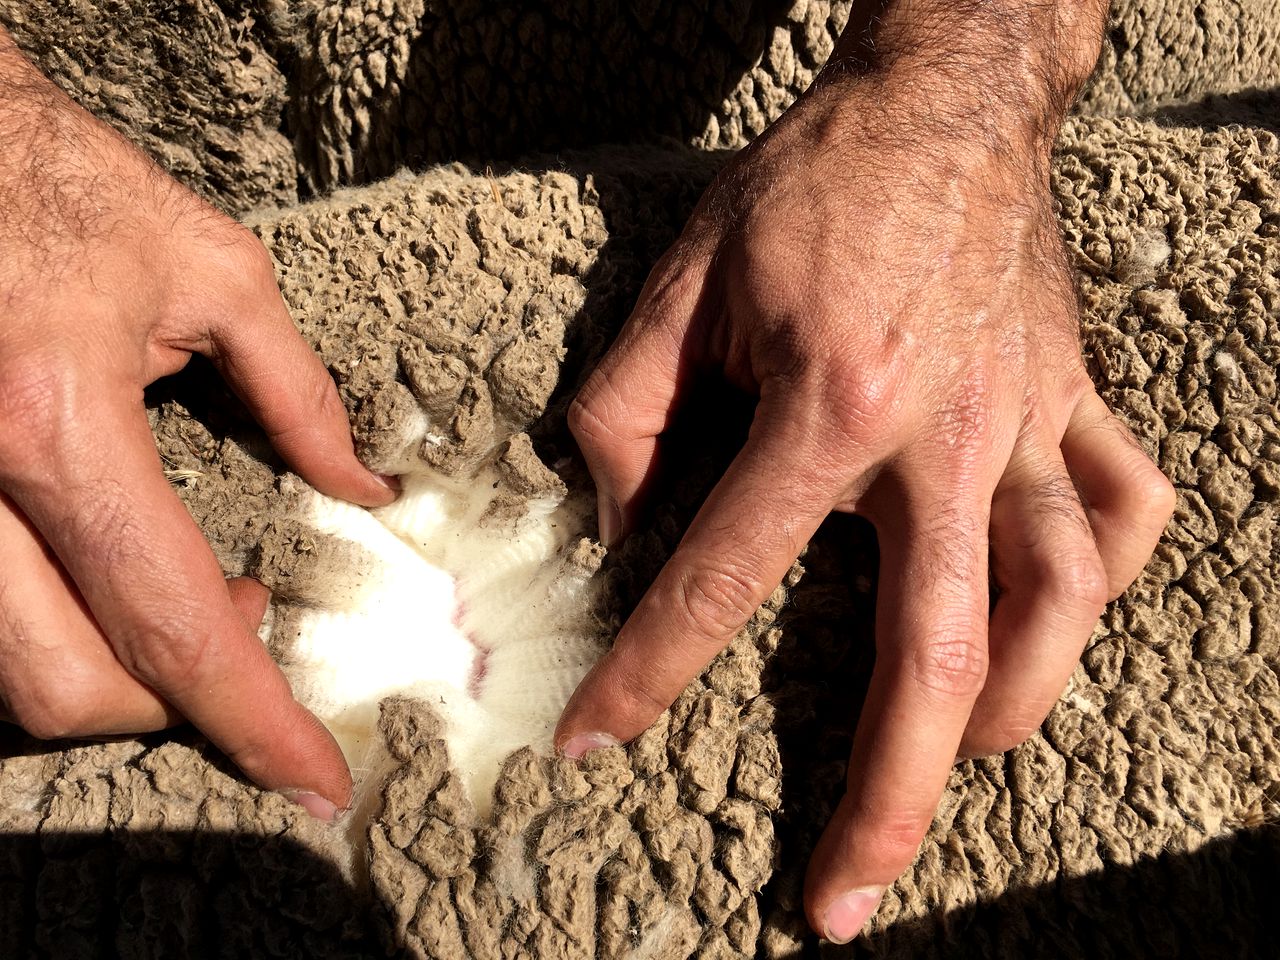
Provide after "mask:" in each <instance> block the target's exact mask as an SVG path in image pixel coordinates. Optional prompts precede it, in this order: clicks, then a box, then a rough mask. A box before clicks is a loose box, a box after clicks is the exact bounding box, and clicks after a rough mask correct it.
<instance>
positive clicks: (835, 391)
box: [822, 362, 904, 446]
mask: <svg viewBox="0 0 1280 960" xmlns="http://www.w3.org/2000/svg"><path fill="white" fill-rule="evenodd" d="M823 386H824V389H823V403H822V408H823V410H824V412H825V415H826V417H827V419H828V422H829V423H830V425H831V427H832V428H833V429H834V430H835V431H836V433H837V435H839V436H841V437H844V438H847V439H848V440H850V441H852V442H854V443H856V444H858V445H859V446H874V445H876V444H878V443H879V442H881V441H882V440H883V439H884V438H888V437H892V436H893V435H894V433H895V432H896V431H895V429H894V425H895V424H896V423H897V422H898V420H899V417H900V412H901V411H900V407H901V398H902V396H903V393H904V391H903V389H902V387H903V374H902V369H901V367H900V365H899V364H897V363H894V362H886V363H880V364H877V363H871V364H866V365H865V366H863V365H862V364H861V363H852V362H851V363H848V364H842V365H841V366H840V368H839V372H837V373H834V374H829V375H828V376H827V377H826V380H825V383H824V385H823Z"/></svg>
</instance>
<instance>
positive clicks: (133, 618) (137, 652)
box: [0, 383, 351, 813]
mask: <svg viewBox="0 0 1280 960" xmlns="http://www.w3.org/2000/svg"><path fill="white" fill-rule="evenodd" d="M95 387H97V388H98V389H99V390H101V389H104V388H102V387H99V386H98V385H95ZM105 390H106V396H105V397H104V396H102V395H101V394H95V395H94V396H88V395H86V394H87V393H88V390H87V389H86V385H85V384H83V383H81V384H78V385H77V384H74V383H73V384H72V385H71V386H70V387H66V388H65V389H64V395H63V396H61V397H59V398H58V400H57V401H55V403H54V405H53V406H54V407H55V408H56V410H57V412H55V413H54V414H53V416H52V417H50V420H51V421H52V422H50V423H48V424H41V425H35V424H30V425H29V426H32V427H39V429H32V430H30V431H29V435H30V436H32V437H39V439H38V440H32V441H31V443H30V447H29V448H28V449H26V450H25V451H23V452H22V453H21V454H17V453H15V451H14V450H13V449H12V448H11V449H10V450H9V451H8V453H9V454H10V455H9V456H7V457H5V459H4V462H3V464H0V470H2V471H3V474H4V476H3V480H4V486H5V487H6V489H7V491H8V492H9V494H10V495H11V496H12V498H13V499H14V501H15V502H17V503H18V505H19V506H20V507H21V509H22V510H23V512H24V513H25V514H26V515H27V517H28V518H30V520H31V521H32V523H34V524H35V526H36V527H37V528H38V529H39V531H40V533H41V535H42V536H43V537H44V538H45V540H46V541H47V542H48V543H49V545H50V546H52V547H53V549H54V550H55V551H56V553H57V554H58V557H59V559H60V560H61V561H62V564H63V566H64V567H65V569H66V570H67V572H68V573H69V574H70V575H71V577H72V578H73V579H74V580H75V583H76V585H77V587H78V588H79V590H80V592H81V594H82V595H83V596H84V599H85V601H86V603H87V604H88V605H89V608H90V609H91V610H92V612H93V614H94V617H95V618H96V619H97V621H98V623H99V624H100V625H101V627H102V630H103V632H104V633H105V634H106V636H107V637H108V639H109V640H110V642H111V645H112V648H113V649H114V651H115V654H116V656H117V658H118V659H119V660H120V662H121V663H122V664H123V665H124V667H125V669H127V670H128V671H129V672H130V673H131V674H132V675H133V676H134V677H136V678H137V679H139V680H141V681H142V682H143V683H145V684H146V685H147V686H148V687H150V688H151V689H153V690H155V691H156V692H157V693H158V694H159V695H160V696H161V697H163V698H164V699H165V700H166V701H168V702H169V703H170V704H172V705H173V706H174V707H175V708H177V709H178V710H179V711H180V712H181V713H182V714H183V715H185V716H186V717H187V718H188V719H189V720H191V722H192V723H193V724H195V726H197V727H198V728H199V729H200V730H201V731H202V732H203V733H204V734H205V735H206V736H208V737H209V739H210V740H211V741H212V742H213V743H214V744H215V745H217V746H218V747H219V748H220V749H221V750H222V751H223V752H225V753H226V754H227V756H228V757H230V758H231V759H232V760H233V761H234V762H235V763H236V765H237V766H239V767H240V768H241V769H242V770H243V771H244V772H245V773H246V774H247V775H248V776H250V777H252V778H253V779H254V780H255V781H257V782H258V783H259V784H261V785H262V786H265V787H268V788H272V789H279V790H284V791H292V792H302V793H313V794H318V795H319V796H320V797H323V798H325V800H327V801H328V803H329V804H331V805H332V807H333V808H342V807H344V806H345V805H346V804H347V802H348V799H349V796H350V790H351V778H350V773H349V772H348V770H347V766H346V763H345V762H344V760H343V758H342V753H341V751H340V750H339V748H338V746H337V744H336V743H335V742H334V740H333V738H332V736H330V735H329V733H328V731H327V730H326V729H325V728H324V726H323V725H322V724H321V723H320V721H319V720H317V719H316V718H315V717H314V716H313V715H312V714H311V713H309V712H308V711H307V710H306V709H304V708H303V707H302V706H301V705H300V704H299V703H297V701H295V700H294V699H293V695H292V693H291V691H290V689H289V685H288V682H287V681H286V680H285V678H284V675H283V674H282V673H281V672H280V670H279V668H278V667H277V666H276V665H275V663H274V661H272V660H271V658H270V656H269V655H268V654H267V651H266V649H265V647H264V646H263V645H262V643H261V642H260V641H259V639H258V637H257V636H256V635H255V634H254V633H253V632H252V631H251V630H250V628H249V627H248V625H247V624H246V622H245V620H244V618H243V617H242V616H241V614H240V612H239V611H238V610H237V607H236V605H235V604H234V603H233V602H232V598H231V596H230V594H229V593H228V588H227V585H226V583H225V581H224V580H223V574H222V570H221V569H220V568H219V566H218V563H217V561H216V560H215V559H214V556H213V553H212V551H210V549H209V546H208V544H207V543H206V542H205V541H204V538H203V536H202V535H201V533H200V530H199V528H197V527H196V525H195V523H194V521H193V520H192V519H191V516H190V514H188V513H187V511H186V508H184V507H183V506H182V504H181V503H180V502H179V500H178V499H177V497H176V496H175V495H174V493H173V492H172V490H171V489H170V488H169V484H168V482H167V481H166V480H165V479H164V476H163V474H162V471H161V467H160V461H159V457H158V455H157V453H156V450H155V446H154V443H153V441H152V438H151V433H150V431H149V429H148V428H147V423H146V419H145V417H143V415H142V411H141V407H140V404H139V401H140V399H141V398H140V397H130V396H129V395H128V390H127V388H123V387H121V388H116V389H114V390H112V389H111V388H110V387H108V388H105ZM64 412H72V413H70V415H63V416H61V417H59V416H58V413H64ZM321 807H322V808H323V805H321ZM314 808H315V805H314V804H312V806H309V809H314ZM326 812H328V813H332V810H326Z"/></svg>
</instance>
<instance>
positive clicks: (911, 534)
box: [556, 4, 1173, 942]
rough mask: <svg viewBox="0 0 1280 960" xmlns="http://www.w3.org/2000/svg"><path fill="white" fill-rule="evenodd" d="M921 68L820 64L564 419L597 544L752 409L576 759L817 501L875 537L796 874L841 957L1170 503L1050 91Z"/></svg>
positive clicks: (614, 664)
mask: <svg viewBox="0 0 1280 960" xmlns="http://www.w3.org/2000/svg"><path fill="white" fill-rule="evenodd" d="M921 5H923V6H928V4H921ZM988 6H989V7H990V8H995V7H997V6H1001V4H990V5H988ZM1004 6H1009V4H1004ZM1028 6H1029V5H1028ZM1064 6H1069V5H1064ZM1050 7H1052V5H1043V4H1042V5H1038V7H1037V9H1038V10H1043V9H1048V8H1050ZM1036 15H1039V14H1038V13H1037V14H1036ZM973 16H975V17H976V16H977V14H976V13H975V14H973ZM1028 16H1031V14H1028ZM885 42H886V44H887V43H888V39H886V40H885ZM881 49H883V46H882V48H881ZM915 49H918V48H915ZM1094 51H1095V54H1096V47H1095V48H1094ZM936 62H937V61H936V60H932V59H928V58H925V59H919V58H912V57H910V56H905V55H904V58H903V59H900V60H896V61H895V62H894V63H893V64H892V65H883V66H877V67H874V68H871V67H868V69H866V70H862V71H851V72H847V73H835V72H833V73H832V74H830V75H829V76H828V77H827V79H826V81H825V82H823V83H821V84H819V85H817V86H816V87H815V88H814V89H813V90H811V91H810V92H809V93H808V94H806V95H805V96H804V97H803V98H802V99H801V100H800V101H798V102H797V104H796V105H795V106H793V107H792V108H791V110H789V111H788V112H787V114H786V115H784V117H783V118H782V119H781V120H780V121H779V122H778V123H777V124H776V125H775V126H774V127H773V128H772V129H771V130H770V131H768V132H767V133H766V134H765V135H764V136H763V137H761V138H760V139H759V140H758V141H757V142H756V143H754V144H753V145H752V146H751V147H749V148H748V149H746V150H744V151H743V152H742V153H741V154H740V155H739V156H738V157H737V158H735V159H734V161H733V162H732V163H730V164H729V166H728V167H727V168H726V169H725V170H724V171H723V172H722V173H721V174H720V176H719V177H718V178H717V179H716V181H715V182H714V183H713V184H712V186H711V187H710V188H709V189H708V191H707V193H706V195H705V196H704V198H703V199H702V201H701V203H700V204H699V206H698V208H697V210H696V211H695V212H694V214H693V217H692V219H691V220H690V222H689V225H688V226H687V228H686V229H685V231H684V233H683V234H682V235H681V237H680V238H679V239H678V240H677V241H676V243H675V245H674V246H673V247H672V248H671V249H670V250H669V251H668V252H667V253H666V254H665V256H664V257H663V258H662V260H661V261H660V262H659V263H658V265H657V266H656V267H655V268H654V270H653V272H652V274H651V275H650V277H649V279H648V282H647V283H646V285H645V288H644V290H643V292H642V294H641V296H640V300H639V303H638V304H637V306H636V309H635V312H634V313H633V315H632V316H631V318H630V320H629V321H628V323H627V324H626V326H625V327H624V329H623V331H622V332H621V334H620V335H619V337H618V340H617V342H616V343H615V344H614V346H613V348H612V349H611V350H610V352H609V353H608V355H607V356H606V357H605V358H604V360H603V361H602V362H601V363H600V365H599V367H598V368H597V369H596V370H595V371H594V372H593V374H592V375H591V376H590V378H589V379H588V381H587V382H586V384H585V385H584V387H583V389H582V391H581V393H580V394H579V396H578V397H577V399H576V400H575V402H574V404H573V406H572V408H571V410H570V425H571V427H572V429H573V432H574V434H575V436H576V437H577V439H578V441H579V443H580V445H581V447H582V450H583V453H584V456H585V457H586V460H587V463H588V466H589V467H590V469H591V473H592V475H593V477H594V478H595V481H596V484H597V488H598V494H599V509H600V517H601V534H602V539H604V540H606V541H607V542H612V541H615V540H616V539H617V538H618V537H620V536H623V535H625V533H626V532H627V531H628V530H629V529H631V528H632V527H633V526H634V524H635V522H636V517H637V511H638V509H639V507H640V503H641V499H642V497H643V494H644V490H645V486H646V480H647V478H648V477H649V476H650V474H651V473H652V471H653V465H654V460H655V456H656V455H657V452H658V448H659V443H660V438H661V436H662V434H663V432H664V431H665V430H666V429H667V428H668V426H669V425H670V424H671V422H672V419H673V418H674V417H675V415H676V413H677V411H678V409H679V407H680V404H681V401H682V399H683V398H684V397H685V396H686V395H687V393H688V389H689V386H690V384H691V382H692V381H693V380H694V379H695V378H696V377H698V376H699V375H701V374H703V373H708V372H718V373H722V374H723V375H724V376H726V377H727V379H728V380H729V381H730V382H731V383H732V384H734V385H736V386H737V387H739V388H742V389H745V390H748V391H751V392H753V393H754V394H755V395H756V396H758V398H759V399H758V404H757V406H756V410H755V415H754V420H753V423H752V426H751V431H750V434H749V437H748V439H747V441H746V444H745V446H744V447H743V449H742V450H741V452H740V453H739V454H738V456H737V458H736V459H735V460H734V461H733V463H732V464H731V465H730V467H729V468H728V470H727V471H726V473H725V475H724V476H723V477H722V478H721V480H720V481H719V483H718V484H717V485H716V487H715V488H714V490H713V491H712V492H711V494H710V495H709V497H708V499H707V500H706V502H705V504H704V505H703V507H702V508H701V510H700V511H699V513H698V514H697V516H696V517H695V519H694V520H693V522H692V524H691V525H690V527H689V529H688V531H687V532H686V534H685V536H684V538H683V540H682V541H681V543H680V545H679V546H678V548H677V549H676V551H675V553H674V555H673V556H672V557H671V559H670V561H669V562H668V563H667V565H666V566H665V568H664V569H663V570H662V571H661V573H660V574H659V576H658V577H657V579H656V580H655V582H654V583H653V585H652V586H651V588H650V589H649V591H648V592H647V593H646V594H645V596H644V597H643V599H642V600H641V601H640V603H639V605H638V606H637V608H636V610H635V612H634V613H633V614H632V616H631V618H630V619H629V620H628V622H627V623H626V624H625V625H624V627H623V628H622V630H621V631H620V633H619V634H618V636H617V639H616V641H615V644H614V646H613V648H612V650H611V651H610V652H609V653H608V654H607V655H606V656H605V657H604V658H603V659H602V660H601V661H600V662H599V663H598V664H597V666H596V667H595V668H594V669H593V670H592V671H591V673H590V674H589V675H588V677H587V678H586V679H585V680H584V681H583V683H582V685H581V686H580V687H579V688H578V690H577V692H576V693H575V694H574V697H573V699H572V700H571V701H570V703H569V705H568V707H567V708H566V710H565V712H564V715H563V717H562V719H561V721H560V726H559V728H558V731H557V736H556V742H557V744H558V745H559V747H560V749H561V750H562V751H563V752H564V753H565V754H566V755H568V756H574V757H576V756H580V755H581V754H582V753H583V752H584V751H586V750H589V749H591V748H593V747H596V746H600V745H604V744H607V743H611V742H617V741H625V740H628V739H630V738H632V737H634V736H636V735H637V734H639V733H640V732H642V731H643V730H644V729H645V728H646V727H648V726H649V725H650V724H651V723H652V722H653V721H654V720H655V719H657V717H658V715H659V714H660V712H661V711H662V710H664V709H665V708H666V707H667V706H669V705H670V704H671V703H672V702H673V700H674V699H675V698H676V697H677V696H678V695H679V694H680V692H681V691H682V690H683V689H684V687H685V686H686V685H687V683H688V682H689V681H690V680H691V679H692V678H694V677H695V676H697V674H698V673H699V672H700V671H701V670H702V669H703V668H704V667H705V666H706V665H707V663H708V662H709V661H710V660H711V659H712V658H713V657H714V656H715V655H716V654H717V653H718V652H719V651H720V650H721V649H723V647H724V646H725V645H726V644H727V643H728V642H729V641H730V640H731V639H732V637H733V636H734V634H735V633H736V632H737V631H738V630H739V629H740V628H741V627H742V625H743V624H744V623H745V622H746V621H747V619H748V618H749V617H750V616H751V615H752V613H753V612H754V611H755V609H756V608H757V606H758V605H759V604H760V603H762V602H763V601H764V600H765V598H767V597H768V595H769V594H770V593H771V592H772V591H773V590H774V588H775V587H776V585H777V584H778V583H779V582H780V580H781V579H782V577H783V576H784V575H785V573H786V571H787V569H788V568H789V566H790V564H791V563H792V561H793V559H794V558H795V557H796V555H797V554H798V553H799V551H800V550H801V548H802V547H803V546H804V544H805V543H806V541H807V540H808V539H809V538H810V537H811V536H812V534H813V533H814V532H815V530H816V529H817V527H818V525H819V524H820V523H821V521H822V520H823V519H824V518H825V517H826V516H827V514H828V513H829V512H830V511H832V510H842V511H852V512H856V513H858V514H861V515H863V516H865V517H867V518H869V519H870V520H871V521H872V523H873V524H874V525H875V527H876V530H877V534H878V538H879V545H880V554H881V562H880V583H879V596H878V601H877V624H876V651H877V654H876V665H875V669H874V674H873V677H872V680H871V686H870V689H869V693H868V696H867V700H866V703H865V706H864V708H863V711H862V714H861V717H860V719H859V722H858V728H857V731H856V735H855V739H854V745H853V750H852V754H851V757H850V761H849V768H848V769H849V772H848V783H847V792H846V794H845V796H844V798H843V799H842V801H841V803H840V805H839V807H838V809H837V811H836V813H835V815H834V817H833V819H832V820H831V822H830V824H829V825H828V827H827V829H826V831H825V833H824V835H823V837H822V839H821V841H820V843H819V845H818V847H817V849H816V850H815V852H814V854H813V858H812V860H811V863H810V869H809V874H808V878H807V881H806V897H805V899H806V910H807V913H808V917H809V920H810V923H811V924H812V926H813V927H814V929H815V930H816V931H817V932H819V933H820V934H822V935H824V936H826V937H827V938H829V939H832V940H835V941H838V942H845V941H847V940H850V939H852V938H853V937H854V936H855V935H856V934H857V932H858V931H859V930H860V929H861V927H862V926H863V923H864V922H865V920H866V919H867V917H868V916H869V915H870V913H871V912H873V911H874V909H875V907H876V905H877V903H878V902H879V900H880V898H881V895H882V894H883V891H884V889H885V888H886V887H887V886H888V885H889V884H891V883H892V882H893V881H894V880H895V879H896V878H897V876H898V875H899V874H900V873H901V872H902V871H903V870H904V869H906V867H907V866H908V865H909V864H910V863H911V861H912V859H913V858H914V856H915V853H916V850H917V848H918V846H919V844H920V841H921V839H922V838H923V837H924V834H925V832H926V831H927V829H928V827H929V825H930V822H931V820H932V818H933V815H934V812H935V810H936V807H937V802H938V798H939V796H940V795H941V793H942V791H943V789H944V787H945V785H946V782H947V778H948V775H949V772H950V769H951V767H952V765H953V763H954V762H955V760H956V758H957V756H976V755H982V754H990V753H997V752H1001V751H1004V750H1006V749H1009V748H1011V747H1012V746H1014V745H1016V744H1017V743H1019V742H1021V741H1022V740H1023V739H1025V738H1026V737H1027V736H1029V735H1030V734H1032V733H1033V732H1034V731H1035V730H1036V729H1037V727H1038V726H1039V724H1040V723H1041V721H1042V720H1043V718H1044V717H1045V715H1046V714H1047V713H1048V711H1049V709H1050V708H1051V707H1052V705H1053V703H1054V702H1055V700H1056V699H1057V697H1058V695H1059V694H1060V692H1061V691H1062V689H1063V687H1064V686H1065V684H1066V682H1067V680H1068V678H1069V676H1070V674H1071V672H1072V669H1073V668H1074V665H1075V663H1076V662H1077V661H1078V659H1079V655H1080V653H1081V650H1082V649H1083V647H1084V644H1085V643H1086V641H1087V640H1088V638H1089V636H1090V633H1091V631H1092V628H1093V626H1094V624H1095V622H1096V620H1097V618H1098V616H1099V614H1100V613H1101V611H1102V608H1103V606H1104V604H1105V603H1106V601H1107V600H1108V598H1113V597H1115V596H1117V595H1118V594H1119V593H1120V592H1121V591H1122V590H1123V589H1124V588H1125V587H1126V586H1127V585H1128V584H1129V583H1130V582H1131V581H1132V580H1133V579H1134V578H1135V577H1136V576H1137V574H1138V573H1139V572H1140V571H1141V569H1142V567H1143V565H1144V564H1145V562H1146V560H1147V558H1148V557H1149V555H1150V552H1151V550H1152V549H1153V547H1154V545H1155V542H1156V539H1157V537H1158V536H1159V534H1160V532H1161V530H1162V529H1163V527H1164V524H1165V523H1166V521H1167V519H1168V517H1169V515H1170V513H1171V511H1172V506H1173V490H1172V487H1171V486H1170V484H1169V483H1168V481H1167V480H1165V478H1164V477H1163V476H1162V475H1161V474H1160V473H1159V471H1158V470H1157V469H1156V468H1155V466H1154V465H1153V464H1152V463H1151V461H1150V460H1149V459H1148V458H1147V457H1146V455H1145V454H1144V453H1143V452H1142V451H1141V450H1140V449H1139V448H1138V446H1137V445H1136V444H1135V442H1134V441H1133V439H1132V438H1131V437H1130V436H1129V434H1128V431H1127V430H1126V429H1125V427H1124V426H1123V425H1122V424H1121V423H1120V422H1119V421H1118V420H1117V419H1116V418H1115V417H1113V416H1112V415H1111V414H1110V413H1109V412H1108V410H1107V409H1106V407H1105V406H1104V404H1103V402H1102V400H1101V399H1100V398H1099V397H1098V395H1097V393H1096V392H1095V391H1094V389H1093V385H1092V384H1091V383H1090V380H1089V378H1088V376H1087V374H1086V372H1085V369H1084V365H1083V363H1082V361H1081V355H1080V344H1079V340H1078V313H1077V305H1076V296H1075V291H1074V287H1073V283H1072V277H1071V272H1070V267H1069V265H1068V261H1067V258H1066V254H1065V250H1064V248H1063V244H1062V240H1061V235H1060V232H1059V228H1058V225H1057V221H1056V218H1055V215H1054V210H1053V205H1052V198H1051V195H1050V191H1049V189H1048V179H1049V155H1050V144H1051V140H1052V137H1053V135H1054V133H1055V132H1056V129H1057V123H1058V122H1059V121H1060V116H1061V115H1060V110H1062V109H1065V106H1060V105H1059V103H1058V101H1062V100H1065V101H1069V99H1070V96H1069V94H1068V95H1066V96H1065V98H1064V97H1058V98H1057V99H1056V100H1055V101H1054V103H1053V104H1052V105H1050V104H1049V103H1048V102H1047V101H1048V99H1049V98H1048V97H1046V102H1045V103H1044V104H1041V105H1040V107H1038V108H1037V109H1036V110H1035V111H1030V108H1028V107H1027V105H1026V104H1025V103H1019V104H1015V105H1012V106H1011V105H1010V104H1008V103H1004V102H1002V101H1001V100H1000V98H999V97H998V96H996V95H994V94H993V93H992V92H991V90H992V89H994V90H996V91H999V90H1001V89H1006V88H1007V84H1006V86H1005V87H1002V86H1001V85H1000V82H999V79H998V78H997V80H995V81H993V87H990V88H988V87H984V86H983V84H982V83H980V82H977V81H975V80H974V79H973V78H972V77H968V78H966V83H968V84H969V85H970V86H977V87H978V88H980V89H979V90H978V92H979V94H980V95H981V96H983V97H988V98H989V100H990V103H989V104H987V103H985V102H983V103H973V102H969V101H967V100H965V99H964V97H963V96H962V95H957V94H955V92H954V87H952V86H951V85H949V84H948V83H945V82H943V79H945V78H941V79H940V78H938V77H936V76H934V77H933V78H932V80H930V77H931V74H930V73H929V70H930V69H931V67H932V66H933V65H934V64H935V63H936ZM1014 68H1015V69H1016V68H1017V64H1014ZM1086 72H1087V70H1086ZM1018 77H1023V74H1018ZM940 91H941V92H940ZM1029 112H1033V113H1034V117H1033V119H1028V113H1029ZM989 575H990V576H992V577H993V578H994V580H995V582H996V584H997V585H998V587H999V591H1000V593H999V599H998V601H997V603H996V604H995V606H994V608H993V609H992V608H991V606H990V593H989Z"/></svg>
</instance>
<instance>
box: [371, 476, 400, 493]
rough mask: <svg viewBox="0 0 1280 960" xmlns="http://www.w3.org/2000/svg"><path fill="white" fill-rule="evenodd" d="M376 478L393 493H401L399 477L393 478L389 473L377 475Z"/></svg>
mask: <svg viewBox="0 0 1280 960" xmlns="http://www.w3.org/2000/svg"><path fill="white" fill-rule="evenodd" d="M374 477H376V478H377V480H378V482H379V483H380V484H382V485H383V486H384V487H386V488H387V489H388V490H390V491H391V492H392V493H399V492H400V478H399V477H393V476H391V474H389V473H375V474H374Z"/></svg>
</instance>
